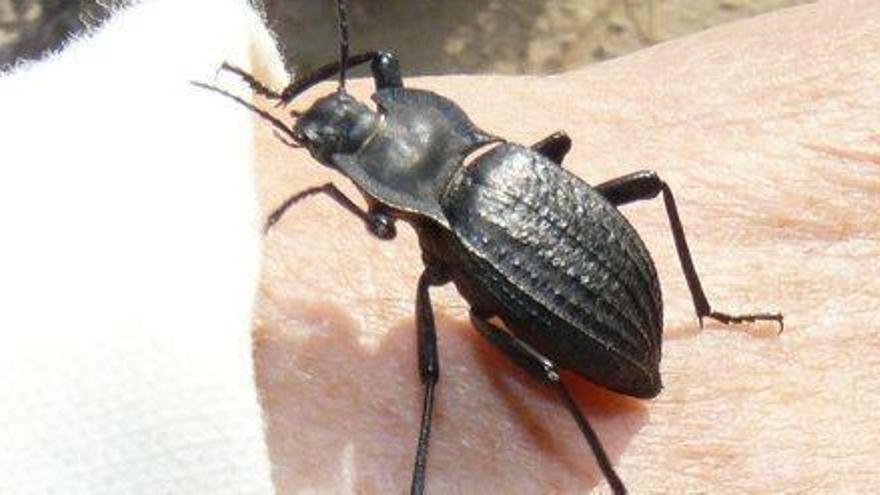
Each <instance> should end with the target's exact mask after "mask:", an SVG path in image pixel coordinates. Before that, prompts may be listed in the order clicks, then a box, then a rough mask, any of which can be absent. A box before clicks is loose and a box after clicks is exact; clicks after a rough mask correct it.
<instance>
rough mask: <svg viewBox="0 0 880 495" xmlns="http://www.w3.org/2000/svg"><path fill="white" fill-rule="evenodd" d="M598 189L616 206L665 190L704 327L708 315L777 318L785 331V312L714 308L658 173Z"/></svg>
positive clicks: (634, 176)
mask: <svg viewBox="0 0 880 495" xmlns="http://www.w3.org/2000/svg"><path fill="white" fill-rule="evenodd" d="M595 189H596V191H598V192H599V194H601V195H602V196H604V197H605V199H607V200H608V201H609V202H610V203H611V204H613V205H614V206H620V205H624V204H627V203H630V202H633V201H638V200H641V199H652V198H655V197H656V196H657V195H658V194H660V193H661V192H662V193H663V203H664V205H665V206H666V216H667V217H668V218H669V226H670V227H671V229H672V238H673V240H674V242H675V250H676V252H677V253H678V260H679V262H680V263H681V269H682V271H683V272H684V278H685V280H686V281H687V285H688V289H689V290H690V293H691V298H692V299H693V301H694V307H695V308H696V310H697V318H699V320H700V327H702V326H703V318H705V317H708V318H712V319H713V320H717V321H720V322H721V323H724V324H730V323H743V322H755V321H776V322H779V331H780V332H782V329H783V328H784V323H783V317H782V314H781V313H750V314H742V315H731V314H727V313H721V312H718V311H713V310H712V307H711V306H710V305H709V300H708V299H707V298H706V293H705V292H704V291H703V285H702V284H701V283H700V277H699V276H698V275H697V269H696V268H695V267H694V261H693V258H691V251H690V249H689V248H688V244H687V240H686V239H685V236H684V228H683V227H682V225H681V218H679V216H678V208H677V207H676V205H675V196H673V195H672V190H671V189H670V188H669V186H668V185H667V184H666V183H665V182H663V181H662V180H660V178H659V177H658V176H657V173H656V172H654V171H652V170H642V171H639V172H634V173H631V174H627V175H624V176H623V177H618V178H616V179H611V180H609V181H607V182H603V183H602V184H599V185H598V186H596V187H595Z"/></svg>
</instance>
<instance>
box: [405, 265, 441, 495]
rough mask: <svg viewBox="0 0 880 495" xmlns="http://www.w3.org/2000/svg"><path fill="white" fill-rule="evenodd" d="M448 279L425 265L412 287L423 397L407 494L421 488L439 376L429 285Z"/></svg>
mask: <svg viewBox="0 0 880 495" xmlns="http://www.w3.org/2000/svg"><path fill="white" fill-rule="evenodd" d="M447 282H449V277H448V276H445V275H444V274H442V273H440V272H437V271H435V270H431V269H430V268H428V269H425V271H424V272H422V276H421V277H419V286H418V289H417V291H416V331H417V333H418V352H419V376H420V377H421V379H422V383H424V384H425V397H424V400H423V402H422V422H421V427H420V428H419V442H418V444H417V447H416V460H415V464H414V466H413V476H412V486H411V487H410V494H411V495H421V494H422V493H424V491H425V468H426V467H427V465H428V440H429V439H430V436H431V412H432V411H433V410H434V386H435V385H436V384H437V380H438V379H439V378H440V358H439V356H438V354H437V330H436V327H435V326H434V310H433V308H432V307H431V295H430V294H429V292H428V290H429V289H430V288H431V287H432V286H438V285H443V284H445V283H447Z"/></svg>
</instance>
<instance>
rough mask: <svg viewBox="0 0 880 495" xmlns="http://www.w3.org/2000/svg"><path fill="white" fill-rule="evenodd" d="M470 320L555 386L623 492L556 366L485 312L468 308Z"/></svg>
mask: <svg viewBox="0 0 880 495" xmlns="http://www.w3.org/2000/svg"><path fill="white" fill-rule="evenodd" d="M471 322H472V323H473V325H474V327H476V329H477V331H479V332H480V334H481V335H483V337H485V338H486V340H488V341H489V342H490V343H492V344H493V345H494V346H495V347H497V348H499V349H500V350H501V352H503V353H504V354H505V355H506V356H507V357H508V358H509V359H510V360H511V361H513V362H514V363H515V364H516V365H517V366H519V367H520V368H522V369H524V370H525V371H526V372H528V373H529V374H530V375H532V376H533V377H535V378H536V379H537V380H539V381H540V382H541V383H543V384H545V385H549V386H552V387H554V388H555V389H556V391H557V393H558V394H559V396H560V398H561V399H562V401H563V403H564V404H565V407H566V409H568V412H569V413H570V414H571V415H572V417H573V418H574V420H575V422H577V425H578V428H580V430H581V433H582V434H583V435H584V439H586V441H587V444H588V445H589V446H590V450H592V451H593V455H594V456H595V457H596V462H597V463H598V464H599V469H600V470H601V471H602V475H603V476H605V479H606V480H607V481H608V484H609V485H610V486H611V491H612V492H614V493H615V495H622V494H625V493H626V487H625V486H624V484H623V481H621V479H620V477H619V476H617V473H616V472H615V471H614V467H613V466H612V465H611V461H610V460H609V459H608V454H606V453H605V448H604V447H602V442H601V441H600V440H599V437H598V436H597V435H596V432H595V431H594V430H593V428H592V426H590V423H589V422H588V421H587V418H586V417H585V416H584V415H583V413H581V411H580V408H579V407H578V406H577V404H576V403H575V401H574V399H573V398H572V396H571V394H570V393H569V392H568V388H567V387H566V386H565V383H563V382H562V379H561V378H560V376H559V372H558V371H557V369H556V365H555V364H554V363H553V362H552V361H550V360H549V359H547V358H546V357H544V356H543V355H542V354H540V353H539V352H538V351H536V350H535V349H534V348H532V347H531V346H530V345H528V344H526V343H525V342H523V341H521V340H519V339H518V338H516V337H515V336H513V335H511V334H510V333H509V332H506V331H504V330H502V329H501V328H499V327H498V326H496V325H495V324H493V323H492V322H490V321H489V319H488V315H484V314H481V313H479V312H477V311H474V310H471Z"/></svg>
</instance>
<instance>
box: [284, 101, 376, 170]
mask: <svg viewBox="0 0 880 495" xmlns="http://www.w3.org/2000/svg"><path fill="white" fill-rule="evenodd" d="M378 125H379V115H378V114H377V113H376V112H374V111H373V110H371V109H370V107H368V106H367V105H364V104H363V103H361V102H359V101H357V100H356V99H355V98H353V97H352V96H351V95H349V94H348V93H346V92H345V91H337V92H334V93H332V94H329V95H327V96H324V97H322V98H320V99H319V100H318V101H316V102H315V103H314V104H313V105H312V106H311V108H309V109H308V110H306V111H305V112H304V113H303V114H302V115H300V116H299V118H298V119H297V121H296V124H295V125H294V126H293V134H294V136H296V140H297V142H298V143H299V144H302V145H303V146H305V147H306V148H308V150H309V152H311V154H312V156H313V157H315V159H316V160H318V161H320V162H321V163H323V164H325V165H328V166H332V165H331V163H330V158H331V156H332V155H333V154H335V153H347V154H350V153H354V152H356V151H357V150H359V149H360V148H361V146H363V145H364V143H366V142H367V141H368V140H369V139H370V137H371V136H373V134H375V132H376V130H377V128H378Z"/></svg>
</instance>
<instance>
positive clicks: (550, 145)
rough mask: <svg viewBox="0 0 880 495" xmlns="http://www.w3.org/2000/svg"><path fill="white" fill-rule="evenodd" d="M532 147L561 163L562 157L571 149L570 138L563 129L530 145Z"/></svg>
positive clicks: (554, 161)
mask: <svg viewBox="0 0 880 495" xmlns="http://www.w3.org/2000/svg"><path fill="white" fill-rule="evenodd" d="M532 149H533V150H535V151H537V152H538V153H540V154H542V155H544V156H545V157H547V158H549V159H550V160H551V161H552V162H553V163H555V164H557V165H562V159H563V158H565V155H567V154H568V152H569V151H570V150H571V138H570V137H568V134H566V132H565V131H557V132H554V133H553V134H551V135H549V136H547V137H545V138H544V139H542V140H540V141H538V142H537V143H535V144H533V145H532Z"/></svg>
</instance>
